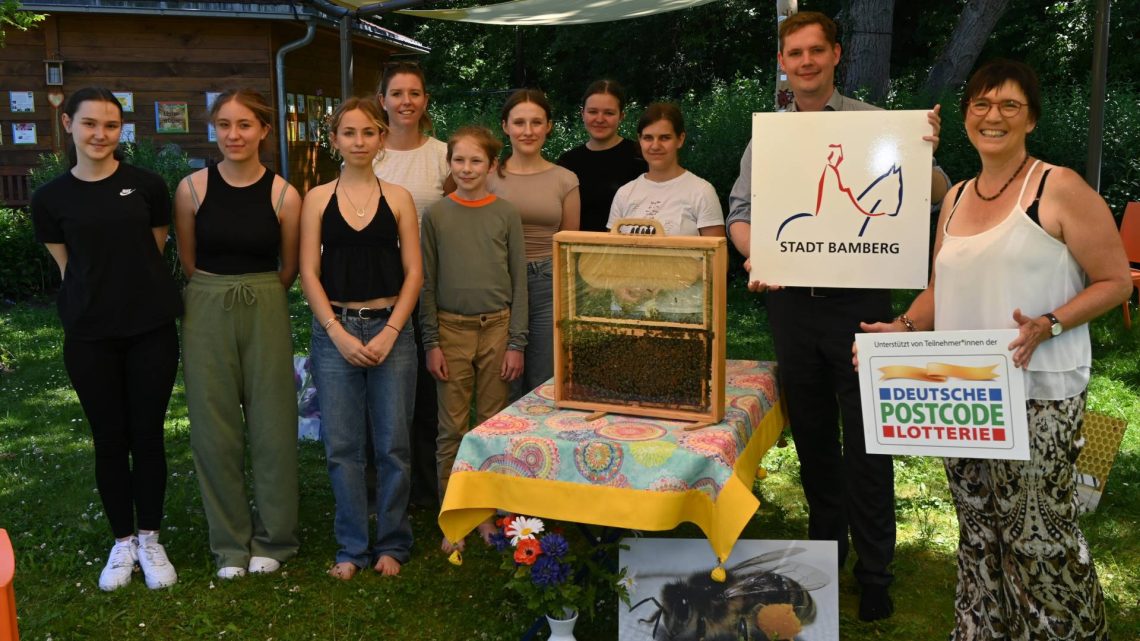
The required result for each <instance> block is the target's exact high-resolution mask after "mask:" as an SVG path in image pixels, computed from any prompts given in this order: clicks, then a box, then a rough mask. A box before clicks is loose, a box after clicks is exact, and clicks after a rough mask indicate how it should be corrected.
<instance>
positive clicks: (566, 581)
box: [491, 515, 583, 619]
mask: <svg viewBox="0 0 1140 641" xmlns="http://www.w3.org/2000/svg"><path fill="white" fill-rule="evenodd" d="M495 524H496V526H498V529H497V530H496V531H495V533H494V534H492V535H491V543H492V544H493V545H494V546H495V549H497V550H499V551H500V552H506V553H508V554H507V555H506V557H505V558H504V559H503V564H502V568H503V569H504V570H507V571H509V572H510V573H511V574H510V579H508V580H507V587H508V588H510V589H512V590H514V591H515V592H518V593H519V594H520V595H521V596H522V597H523V598H524V599H526V605H527V608H528V609H530V610H531V611H533V612H534V613H535V614H538V615H544V614H545V615H549V616H550V617H551V618H554V619H562V618H568V615H570V614H572V613H573V612H577V611H578V609H579V606H580V605H581V598H582V596H583V589H582V586H581V585H579V584H578V582H577V581H576V576H575V575H576V568H577V564H576V561H575V557H574V554H573V553H572V552H571V550H570V544H569V542H567V541H566V538H565V537H564V536H562V533H561V532H558V531H547V530H546V526H545V525H544V524H543V522H542V521H541V520H540V519H536V518H531V517H526V516H521V515H509V516H505V517H503V518H501V519H498V520H497V521H496V522H495Z"/></svg>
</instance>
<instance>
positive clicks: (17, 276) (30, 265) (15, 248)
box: [0, 208, 59, 300]
mask: <svg viewBox="0 0 1140 641" xmlns="http://www.w3.org/2000/svg"><path fill="white" fill-rule="evenodd" d="M58 284H59V270H58V269H56V266H55V263H54V262H53V261H52V259H51V257H50V256H49V255H48V253H47V252H46V251H44V248H43V246H42V245H41V244H40V243H38V242H36V237H35V232H34V231H33V229H32V217H31V216H30V215H29V214H28V212H27V210H23V209H5V208H0V299H6V300H24V299H27V298H31V297H33V296H38V295H40V294H42V293H44V292H46V291H48V290H49V289H51V288H53V287H55V286H56V285H58Z"/></svg>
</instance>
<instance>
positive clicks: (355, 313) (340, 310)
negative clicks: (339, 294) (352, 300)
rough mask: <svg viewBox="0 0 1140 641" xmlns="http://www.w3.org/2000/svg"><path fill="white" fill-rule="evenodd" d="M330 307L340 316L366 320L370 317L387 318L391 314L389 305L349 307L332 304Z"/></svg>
mask: <svg viewBox="0 0 1140 641" xmlns="http://www.w3.org/2000/svg"><path fill="white" fill-rule="evenodd" d="M331 307H332V311H333V313H334V314H336V315H337V316H339V317H340V318H360V319H364V320H368V319H372V318H387V317H389V316H391V315H392V308H391V307H361V308H360V309H350V308H348V307H340V306H338V305H332V306H331Z"/></svg>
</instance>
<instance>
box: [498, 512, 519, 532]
mask: <svg viewBox="0 0 1140 641" xmlns="http://www.w3.org/2000/svg"><path fill="white" fill-rule="evenodd" d="M514 522H515V515H514V514H508V515H506V516H504V517H503V518H501V519H499V520H497V521H495V525H497V526H498V527H499V529H501V530H502V531H504V532H506V531H507V528H508V527H510V526H511V523H514Z"/></svg>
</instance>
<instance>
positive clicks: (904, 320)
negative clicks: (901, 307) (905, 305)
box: [895, 314, 918, 332]
mask: <svg viewBox="0 0 1140 641" xmlns="http://www.w3.org/2000/svg"><path fill="white" fill-rule="evenodd" d="M895 320H897V321H902V324H903V326H904V327H906V331H908V332H916V331H918V328H917V327H915V326H914V321H912V320H911V319H909V318H907V315H906V314H899V317H898V318H896V319H895Z"/></svg>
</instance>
